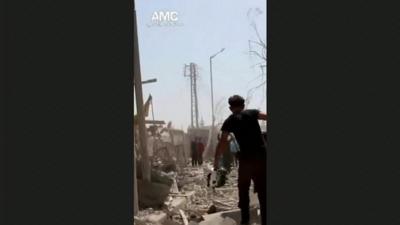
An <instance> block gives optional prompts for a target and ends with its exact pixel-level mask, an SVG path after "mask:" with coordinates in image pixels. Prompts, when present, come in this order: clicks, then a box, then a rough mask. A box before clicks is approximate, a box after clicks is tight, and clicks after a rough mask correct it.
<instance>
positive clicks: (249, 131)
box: [214, 95, 267, 225]
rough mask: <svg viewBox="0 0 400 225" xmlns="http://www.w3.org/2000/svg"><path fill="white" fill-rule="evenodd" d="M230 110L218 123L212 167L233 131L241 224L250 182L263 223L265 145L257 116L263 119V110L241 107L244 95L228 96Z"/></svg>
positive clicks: (246, 211)
mask: <svg viewBox="0 0 400 225" xmlns="http://www.w3.org/2000/svg"><path fill="white" fill-rule="evenodd" d="M229 105H230V107H229V108H230V110H231V111H232V114H231V115H230V116H229V117H228V118H227V119H226V120H225V122H224V123H223V125H222V128H221V131H222V137H221V139H220V140H219V142H218V145H217V149H216V152H215V160H214V169H215V170H216V169H218V167H219V165H218V162H219V161H218V159H219V157H220V155H221V154H223V152H224V151H226V150H227V149H228V144H229V142H228V136H229V133H233V134H234V135H235V137H236V141H237V142H238V144H239V147H240V151H239V153H238V154H237V156H238V159H239V179H238V188H239V208H240V211H241V220H242V221H241V224H249V221H250V216H249V203H250V200H249V188H250V183H251V180H253V182H254V189H255V192H257V194H258V200H259V202H260V212H261V221H262V225H266V213H267V212H266V197H267V196H266V188H267V187H266V186H267V185H266V175H267V174H266V161H267V160H266V149H265V147H266V146H265V143H264V139H263V137H262V132H261V128H260V125H259V123H258V120H267V114H265V113H261V112H260V111H258V110H244V99H243V98H242V97H241V96H239V95H234V96H232V97H230V98H229Z"/></svg>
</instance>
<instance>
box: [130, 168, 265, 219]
mask: <svg viewBox="0 0 400 225" xmlns="http://www.w3.org/2000/svg"><path fill="white" fill-rule="evenodd" d="M159 168H162V167H159ZM168 171H169V172H164V171H162V170H159V171H158V172H157V174H158V175H159V176H160V177H166V178H168V179H170V180H172V184H171V185H170V188H169V193H168V196H167V197H166V198H165V201H164V203H163V205H162V206H161V207H159V208H157V209H155V210H154V209H152V208H147V209H143V210H140V212H139V214H138V215H137V216H136V217H135V225H136V224H137V225H178V224H179V225H203V224H204V225H207V224H214V225H217V224H226V225H235V224H237V223H236V222H235V221H236V220H237V218H238V215H240V213H239V212H240V211H239V209H238V207H237V203H238V190H237V175H238V174H237V170H236V169H233V170H232V172H231V173H230V174H229V175H228V179H227V181H226V184H225V185H224V186H222V187H219V188H215V189H213V188H211V187H207V175H208V174H209V173H210V172H211V171H212V164H211V162H205V163H204V164H203V165H202V166H199V167H192V166H191V165H187V166H186V167H183V168H178V169H177V171H179V172H177V171H174V170H168ZM252 195H254V194H252V193H250V199H251V206H253V209H254V208H255V206H256V205H257V202H255V201H254V199H256V198H255V196H252ZM227 212H228V214H226V213H227ZM229 212H231V213H232V212H233V214H232V215H231V214H229ZM224 215H228V216H224ZM232 218H234V219H232Z"/></svg>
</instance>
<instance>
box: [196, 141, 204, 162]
mask: <svg viewBox="0 0 400 225" xmlns="http://www.w3.org/2000/svg"><path fill="white" fill-rule="evenodd" d="M197 151H198V161H199V165H202V164H203V152H204V144H203V142H202V139H201V138H198V139H197Z"/></svg>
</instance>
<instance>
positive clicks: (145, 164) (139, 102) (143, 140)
mask: <svg viewBox="0 0 400 225" xmlns="http://www.w3.org/2000/svg"><path fill="white" fill-rule="evenodd" d="M133 14H134V15H133V16H134V17H133V20H134V40H133V46H134V72H133V78H134V85H135V94H136V108H137V117H138V121H137V122H138V125H139V141H140V150H141V156H142V158H141V162H142V172H143V180H144V181H148V182H150V180H151V178H150V174H151V173H150V161H149V157H148V152H147V131H146V126H145V118H144V110H143V91H142V77H141V73H140V59H139V41H138V34H137V20H136V10H134V11H133Z"/></svg>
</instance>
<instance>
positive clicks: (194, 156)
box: [190, 138, 198, 167]
mask: <svg viewBox="0 0 400 225" xmlns="http://www.w3.org/2000/svg"><path fill="white" fill-rule="evenodd" d="M190 150H191V157H192V166H193V167H195V166H197V164H198V159H197V158H198V157H197V155H198V153H197V144H196V138H194V139H192V141H191V143H190Z"/></svg>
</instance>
